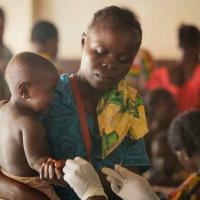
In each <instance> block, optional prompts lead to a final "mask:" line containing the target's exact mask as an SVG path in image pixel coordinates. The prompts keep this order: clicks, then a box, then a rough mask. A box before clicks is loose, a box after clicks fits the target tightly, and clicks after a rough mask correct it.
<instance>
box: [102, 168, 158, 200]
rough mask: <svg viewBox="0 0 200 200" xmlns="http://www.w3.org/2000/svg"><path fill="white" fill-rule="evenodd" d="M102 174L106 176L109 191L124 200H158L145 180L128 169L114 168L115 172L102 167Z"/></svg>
mask: <svg viewBox="0 0 200 200" xmlns="http://www.w3.org/2000/svg"><path fill="white" fill-rule="evenodd" d="M102 172H103V173H104V174H106V175H107V180H108V181H109V182H110V183H111V189H112V190H113V192H115V193H116V194H117V195H118V196H120V197H121V198H122V199H124V200H132V199H133V197H134V199H137V200H158V199H159V198H158V197H157V196H156V194H155V193H154V192H153V190H152V188H151V186H150V185H149V183H148V182H147V181H146V179H145V178H144V177H142V176H140V175H137V174H135V173H133V172H131V171H129V170H128V169H125V168H123V167H121V166H120V165H116V166H115V170H113V169H110V168H106V167H104V168H103V169H102Z"/></svg>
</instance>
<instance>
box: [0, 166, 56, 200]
mask: <svg viewBox="0 0 200 200" xmlns="http://www.w3.org/2000/svg"><path fill="white" fill-rule="evenodd" d="M1 172H2V173H3V174H4V175H6V176H7V177H9V178H11V179H14V180H16V181H18V182H20V183H24V184H26V185H28V186H30V187H33V188H35V189H37V190H39V191H41V192H43V193H44V194H46V195H47V196H48V197H49V199H50V200H60V198H59V197H58V195H57V194H56V193H55V190H54V188H53V186H52V185H51V184H50V183H48V182H47V181H45V180H42V179H40V177H39V176H38V177H37V176H36V177H23V176H15V175H12V174H9V173H8V172H6V171H4V170H2V169H1ZM0 200H4V199H2V198H1V197H0Z"/></svg>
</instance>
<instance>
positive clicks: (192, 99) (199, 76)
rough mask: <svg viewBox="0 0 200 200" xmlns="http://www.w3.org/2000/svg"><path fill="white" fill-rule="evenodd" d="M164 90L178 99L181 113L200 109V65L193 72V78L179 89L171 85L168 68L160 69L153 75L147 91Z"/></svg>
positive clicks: (147, 85)
mask: <svg viewBox="0 0 200 200" xmlns="http://www.w3.org/2000/svg"><path fill="white" fill-rule="evenodd" d="M156 88H164V89H166V90H167V91H169V92H170V93H171V94H172V95H173V96H174V97H175V99H176V102H177V107H178V109H179V111H186V110H189V109H199V108H200V65H198V66H197V67H196V69H195V71H194V72H193V75H192V77H191V78H190V79H189V80H188V81H187V82H186V83H184V84H183V85H182V86H180V87H178V86H176V85H174V84H173V83H171V81H170V76H169V71H168V69H167V68H166V67H160V68H158V69H156V70H154V72H153V73H152V75H151V78H150V80H149V81H148V83H147V84H146V89H149V90H150V89H156Z"/></svg>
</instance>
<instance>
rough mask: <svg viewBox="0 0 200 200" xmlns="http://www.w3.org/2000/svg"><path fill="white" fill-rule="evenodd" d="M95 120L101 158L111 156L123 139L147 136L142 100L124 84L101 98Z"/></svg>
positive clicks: (135, 91) (123, 82)
mask: <svg viewBox="0 0 200 200" xmlns="http://www.w3.org/2000/svg"><path fill="white" fill-rule="evenodd" d="M97 119H98V125H99V130H100V136H101V141H102V145H101V152H102V158H105V157H106V156H107V155H108V154H110V153H111V152H112V151H113V150H114V149H115V148H116V147H117V146H118V145H119V144H120V143H121V142H122V140H123V139H124V137H125V136H126V135H129V136H130V137H131V138H132V139H133V140H137V139H140V138H142V137H144V135H145V134H146V133H147V132H148V128H147V123H146V117H145V111H144V105H143V100H142V98H141V97H140V96H139V95H138V94H137V90H136V89H134V88H132V87H129V86H128V85H127V83H126V81H125V80H122V81H121V82H120V83H119V85H118V87H117V88H116V89H114V90H112V91H109V92H107V93H105V94H104V95H103V96H102V97H101V99H100V101H99V103H98V106H97Z"/></svg>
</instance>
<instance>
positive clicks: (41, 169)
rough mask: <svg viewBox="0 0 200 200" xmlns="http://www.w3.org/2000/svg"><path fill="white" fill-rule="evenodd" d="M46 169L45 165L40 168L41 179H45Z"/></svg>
mask: <svg viewBox="0 0 200 200" xmlns="http://www.w3.org/2000/svg"><path fill="white" fill-rule="evenodd" d="M44 168H45V163H42V165H41V166H40V172H39V173H40V179H44Z"/></svg>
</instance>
